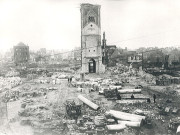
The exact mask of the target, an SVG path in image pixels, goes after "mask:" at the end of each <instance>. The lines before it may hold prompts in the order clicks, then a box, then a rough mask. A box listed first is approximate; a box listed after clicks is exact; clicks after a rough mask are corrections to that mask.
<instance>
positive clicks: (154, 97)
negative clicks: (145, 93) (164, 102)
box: [153, 94, 156, 103]
mask: <svg viewBox="0 0 180 135" xmlns="http://www.w3.org/2000/svg"><path fill="white" fill-rule="evenodd" d="M153 99H154V103H156V95H155V94H153Z"/></svg>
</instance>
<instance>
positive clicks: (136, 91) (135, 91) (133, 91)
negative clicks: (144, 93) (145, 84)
mask: <svg viewBox="0 0 180 135" xmlns="http://www.w3.org/2000/svg"><path fill="white" fill-rule="evenodd" d="M118 92H119V93H120V94H130V93H131V94H132V93H141V89H122V90H118Z"/></svg>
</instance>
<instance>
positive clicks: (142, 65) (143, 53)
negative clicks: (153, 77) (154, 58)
mask: <svg viewBox="0 0 180 135" xmlns="http://www.w3.org/2000/svg"><path fill="white" fill-rule="evenodd" d="M143 68H144V53H143V52H142V70H143Z"/></svg>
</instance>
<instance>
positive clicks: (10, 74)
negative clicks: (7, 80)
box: [5, 71, 20, 77]
mask: <svg viewBox="0 0 180 135" xmlns="http://www.w3.org/2000/svg"><path fill="white" fill-rule="evenodd" d="M19 75H20V73H19V72H17V71H9V72H7V73H6V75H5V76H6V77H14V76H19Z"/></svg>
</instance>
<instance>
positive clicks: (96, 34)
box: [80, 4, 105, 73]
mask: <svg viewBox="0 0 180 135" xmlns="http://www.w3.org/2000/svg"><path fill="white" fill-rule="evenodd" d="M100 8H101V7H100V5H92V4H81V10H80V11H81V50H82V54H81V65H82V72H83V73H103V72H104V71H105V66H104V65H103V64H102V47H101V19H100Z"/></svg>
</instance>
